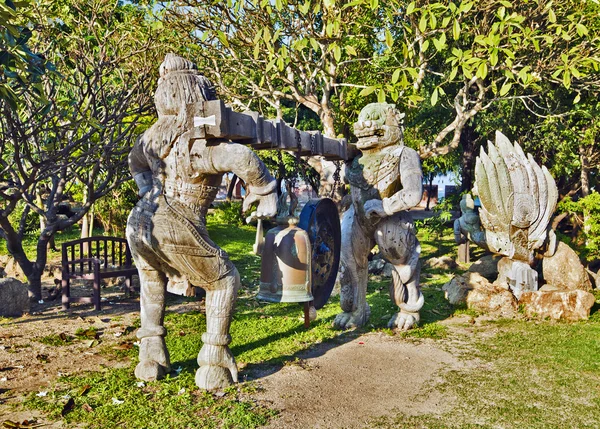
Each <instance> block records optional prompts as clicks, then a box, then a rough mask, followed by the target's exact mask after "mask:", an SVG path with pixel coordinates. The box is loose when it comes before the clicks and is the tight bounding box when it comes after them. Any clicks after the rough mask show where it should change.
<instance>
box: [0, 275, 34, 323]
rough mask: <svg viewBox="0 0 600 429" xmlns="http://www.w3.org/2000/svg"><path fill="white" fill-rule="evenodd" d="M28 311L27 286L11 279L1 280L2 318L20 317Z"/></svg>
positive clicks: (0, 314) (0, 304)
mask: <svg viewBox="0 0 600 429" xmlns="http://www.w3.org/2000/svg"><path fill="white" fill-rule="evenodd" d="M28 311H29V297H28V295H27V285H25V284H23V283H21V282H20V281H19V280H17V279H13V278H10V277H7V278H4V279H0V316H3V317H19V316H21V315H22V314H23V313H24V312H28Z"/></svg>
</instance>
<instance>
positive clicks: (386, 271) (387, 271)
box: [381, 262, 394, 278]
mask: <svg viewBox="0 0 600 429" xmlns="http://www.w3.org/2000/svg"><path fill="white" fill-rule="evenodd" d="M393 272H394V266H393V265H392V264H390V263H389V262H386V263H385V265H384V266H383V271H382V272H381V275H382V276H383V277H387V278H391V277H392V273H393Z"/></svg>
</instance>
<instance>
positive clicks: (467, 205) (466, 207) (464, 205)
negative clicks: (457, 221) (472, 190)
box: [460, 194, 475, 213]
mask: <svg viewBox="0 0 600 429" xmlns="http://www.w3.org/2000/svg"><path fill="white" fill-rule="evenodd" d="M473 210H475V201H473V197H472V196H471V194H465V195H463V196H462V199H461V200H460V211H461V212H463V213H466V212H468V211H469V212H471V211H473Z"/></svg>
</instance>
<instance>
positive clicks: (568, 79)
mask: <svg viewBox="0 0 600 429" xmlns="http://www.w3.org/2000/svg"><path fill="white" fill-rule="evenodd" d="M563 85H564V86H565V88H567V89H569V88H571V72H570V71H569V70H565V72H564V73H563Z"/></svg>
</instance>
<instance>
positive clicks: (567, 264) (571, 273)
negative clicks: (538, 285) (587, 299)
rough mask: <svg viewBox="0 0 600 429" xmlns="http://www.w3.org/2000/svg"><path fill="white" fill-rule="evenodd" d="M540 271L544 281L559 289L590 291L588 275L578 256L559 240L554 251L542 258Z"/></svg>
mask: <svg viewBox="0 0 600 429" xmlns="http://www.w3.org/2000/svg"><path fill="white" fill-rule="evenodd" d="M542 273H543V275H544V279H545V280H546V283H550V284H552V285H554V286H556V287H557V288H558V289H561V290H565V291H566V290H583V291H588V292H589V291H591V290H592V283H591V282H590V277H589V275H588V273H587V271H586V269H585V268H584V266H583V265H582V264H581V261H580V260H579V256H577V253H575V251H574V250H573V249H571V248H570V247H569V246H568V245H567V244H565V243H563V242H559V243H558V246H557V247H556V252H554V255H552V256H550V257H546V258H544V261H543V263H542Z"/></svg>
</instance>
